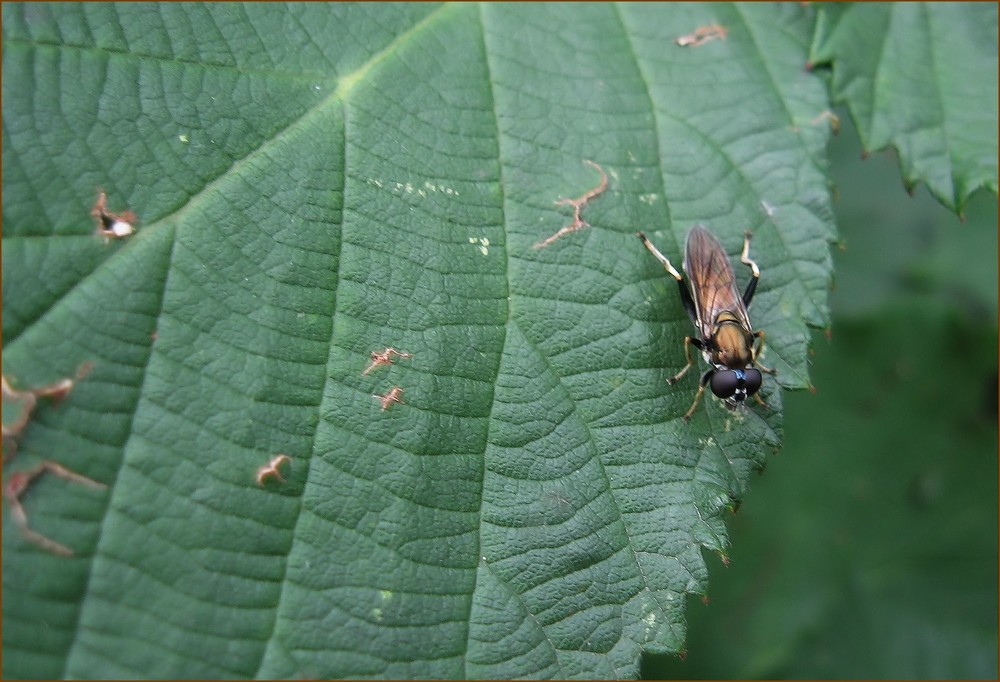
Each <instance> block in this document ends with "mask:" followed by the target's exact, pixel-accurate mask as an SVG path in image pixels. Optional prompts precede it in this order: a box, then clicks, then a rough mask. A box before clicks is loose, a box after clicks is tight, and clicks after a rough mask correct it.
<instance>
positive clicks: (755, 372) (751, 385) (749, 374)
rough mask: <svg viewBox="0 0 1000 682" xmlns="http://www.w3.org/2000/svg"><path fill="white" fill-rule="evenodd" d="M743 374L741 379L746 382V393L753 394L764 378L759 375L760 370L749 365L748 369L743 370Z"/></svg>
mask: <svg viewBox="0 0 1000 682" xmlns="http://www.w3.org/2000/svg"><path fill="white" fill-rule="evenodd" d="M743 374H744V377H743V379H744V381H746V383H747V395H753V394H754V393H756V392H757V391H759V390H760V384H761V382H762V381H763V380H764V377H763V376H761V373H760V370H759V369H754V368H753V367H751V368H750V369H745V370H743Z"/></svg>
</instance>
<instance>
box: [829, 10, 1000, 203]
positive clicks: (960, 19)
mask: <svg viewBox="0 0 1000 682" xmlns="http://www.w3.org/2000/svg"><path fill="white" fill-rule="evenodd" d="M817 23H818V27H817V32H816V38H815V41H814V43H813V46H812V48H811V54H810V61H811V62H812V63H813V64H827V63H829V64H831V65H832V68H833V78H832V90H833V93H832V94H833V98H834V100H835V101H837V102H844V103H846V104H847V106H848V107H850V110H851V115H852V116H853V117H854V120H855V123H856V124H857V126H858V131H859V133H860V135H861V141H862V144H863V145H864V148H865V149H866V150H876V149H882V148H884V147H886V146H889V145H892V146H894V147H896V148H897V149H898V150H899V156H900V163H901V165H902V171H903V177H904V180H905V182H906V184H907V185H908V186H910V187H912V186H913V185H915V184H916V183H918V182H925V183H927V186H928V188H929V189H930V191H931V193H932V194H933V195H934V196H935V197H937V199H938V200H939V201H941V202H942V203H943V204H945V205H946V206H948V207H950V208H953V209H955V210H957V211H958V212H959V213H963V210H964V207H965V204H966V202H967V201H968V198H969V197H970V196H971V195H972V193H973V192H975V191H976V190H977V189H978V188H980V187H985V188H987V189H989V190H990V191H992V192H993V193H994V194H996V192H997V155H998V151H997V149H998V147H997V7H996V5H995V4H992V3H970V2H956V3H944V2H942V3H923V2H902V3H884V2H883V3H867V2H866V3H856V4H850V5H843V6H840V5H836V4H834V5H833V6H829V7H828V6H823V7H821V8H820V9H819V21H818V22H817Z"/></svg>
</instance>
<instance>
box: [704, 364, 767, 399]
mask: <svg viewBox="0 0 1000 682" xmlns="http://www.w3.org/2000/svg"><path fill="white" fill-rule="evenodd" d="M755 371H756V370H755ZM758 374H759V372H758ZM741 381H742V378H741V377H738V376H737V375H736V372H734V371H733V370H731V369H723V370H720V371H718V372H716V373H715V374H713V375H712V393H714V394H715V395H716V396H717V397H719V398H730V397H732V395H733V393H736V389H737V388H739V385H740V383H741ZM758 388H760V386H759V385H758Z"/></svg>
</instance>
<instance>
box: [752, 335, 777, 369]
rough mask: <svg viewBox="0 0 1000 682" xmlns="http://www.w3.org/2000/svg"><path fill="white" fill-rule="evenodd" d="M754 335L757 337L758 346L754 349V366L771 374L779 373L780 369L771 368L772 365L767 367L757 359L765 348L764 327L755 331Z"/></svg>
mask: <svg viewBox="0 0 1000 682" xmlns="http://www.w3.org/2000/svg"><path fill="white" fill-rule="evenodd" d="M753 335H754V337H756V339H757V348H755V349H754V351H753V365H754V367H756V368H757V369H759V370H760V371H761V372H766V373H768V374H771V375H775V374H777V373H778V370H776V369H773V368H770V367H765V366H764V365H762V364H760V362H758V360H757V357H758V356H759V355H760V353H761V351H762V350H764V330H763V329H758V330H757V331H755V332H754V333H753Z"/></svg>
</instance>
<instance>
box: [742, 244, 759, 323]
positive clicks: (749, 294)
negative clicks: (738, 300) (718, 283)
mask: <svg viewBox="0 0 1000 682" xmlns="http://www.w3.org/2000/svg"><path fill="white" fill-rule="evenodd" d="M752 236H753V235H752V234H750V231H749V230H747V231H746V232H744V233H743V253H741V254H740V262H741V263H743V264H744V265H748V266H749V267H750V274H751V277H750V282H749V284H747V289H746V291H744V292H743V305H745V306H746V307H747V308H749V307H750V301H752V300H753V295H754V292H755V291H757V282H758V281H759V280H760V268H758V267H757V264H756V263H755V262H753V261H752V260H750V237H752Z"/></svg>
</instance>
